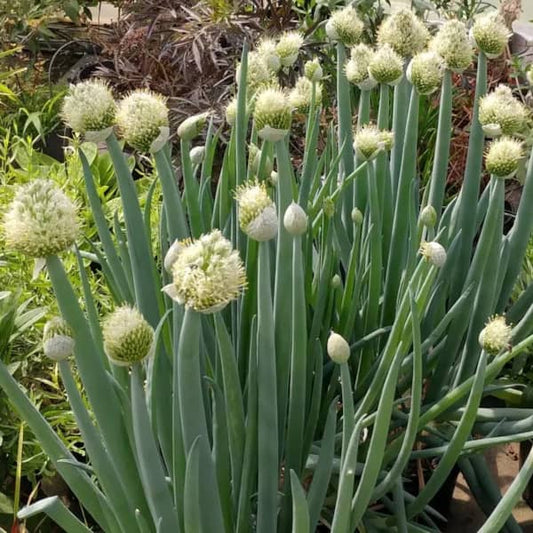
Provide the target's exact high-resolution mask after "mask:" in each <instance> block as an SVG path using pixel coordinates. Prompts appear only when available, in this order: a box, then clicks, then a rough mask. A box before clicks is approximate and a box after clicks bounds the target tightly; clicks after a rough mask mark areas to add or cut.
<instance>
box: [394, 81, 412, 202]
mask: <svg viewBox="0 0 533 533" xmlns="http://www.w3.org/2000/svg"><path fill="white" fill-rule="evenodd" d="M409 92H410V87H409V83H408V81H407V78H406V77H405V76H404V77H403V78H402V79H401V81H400V83H399V84H398V85H396V86H395V87H394V107H393V114H392V131H393V132H394V146H393V147H392V152H391V159H390V165H391V185H392V192H393V198H395V197H396V195H397V192H398V188H399V184H398V181H399V179H400V169H401V165H402V161H403V152H404V146H405V144H406V143H405V140H406V139H405V133H406V132H405V130H406V122H407V117H408V116H410V111H409V112H408V111H407V109H408V102H409ZM413 92H416V91H412V92H411V98H412V97H413V94H412V93H413Z"/></svg>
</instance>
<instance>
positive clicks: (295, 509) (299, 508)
mask: <svg viewBox="0 0 533 533" xmlns="http://www.w3.org/2000/svg"><path fill="white" fill-rule="evenodd" d="M290 472H291V492H292V516H293V521H292V533H308V532H309V507H308V505H307V500H306V499H305V492H304V489H303V488H302V485H301V484H300V480H299V479H298V476H297V475H296V472H295V471H294V470H291V471H290Z"/></svg>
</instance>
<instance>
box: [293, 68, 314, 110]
mask: <svg viewBox="0 0 533 533" xmlns="http://www.w3.org/2000/svg"><path fill="white" fill-rule="evenodd" d="M312 96H313V83H312V82H310V81H309V80H308V79H307V78H305V77H303V76H301V77H300V78H298V79H297V80H296V85H295V86H294V88H293V89H291V91H290V92H289V102H290V104H291V106H292V108H293V109H295V110H296V111H299V112H301V113H303V112H305V111H307V110H308V109H309V107H310V105H311V99H312ZM321 101H322V85H321V84H319V83H317V84H315V103H316V104H319V103H320V102H321Z"/></svg>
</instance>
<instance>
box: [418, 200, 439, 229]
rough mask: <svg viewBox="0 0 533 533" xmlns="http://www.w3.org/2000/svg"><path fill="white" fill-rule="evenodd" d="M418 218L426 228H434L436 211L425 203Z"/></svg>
mask: <svg viewBox="0 0 533 533" xmlns="http://www.w3.org/2000/svg"><path fill="white" fill-rule="evenodd" d="M420 220H421V221H422V224H424V226H426V228H434V227H435V224H436V223H437V211H435V208H434V207H433V206H432V205H426V207H424V209H422V211H421V212H420Z"/></svg>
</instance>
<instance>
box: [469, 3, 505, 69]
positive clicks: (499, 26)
mask: <svg viewBox="0 0 533 533" xmlns="http://www.w3.org/2000/svg"><path fill="white" fill-rule="evenodd" d="M470 34H471V36H472V38H473V39H474V41H475V43H476V45H477V47H478V48H479V49H480V50H481V51H482V52H483V53H484V54H485V55H486V56H487V57H488V58H489V59H494V58H496V57H499V56H501V55H502V54H503V51H504V50H505V47H506V46H507V42H508V41H509V37H510V35H511V34H510V32H509V29H508V28H507V26H506V25H505V21H504V20H503V18H502V17H501V15H500V14H499V13H498V12H497V11H490V12H488V13H485V14H482V15H480V16H478V17H477V18H476V20H475V22H474V25H473V26H472V29H471V30H470Z"/></svg>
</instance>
